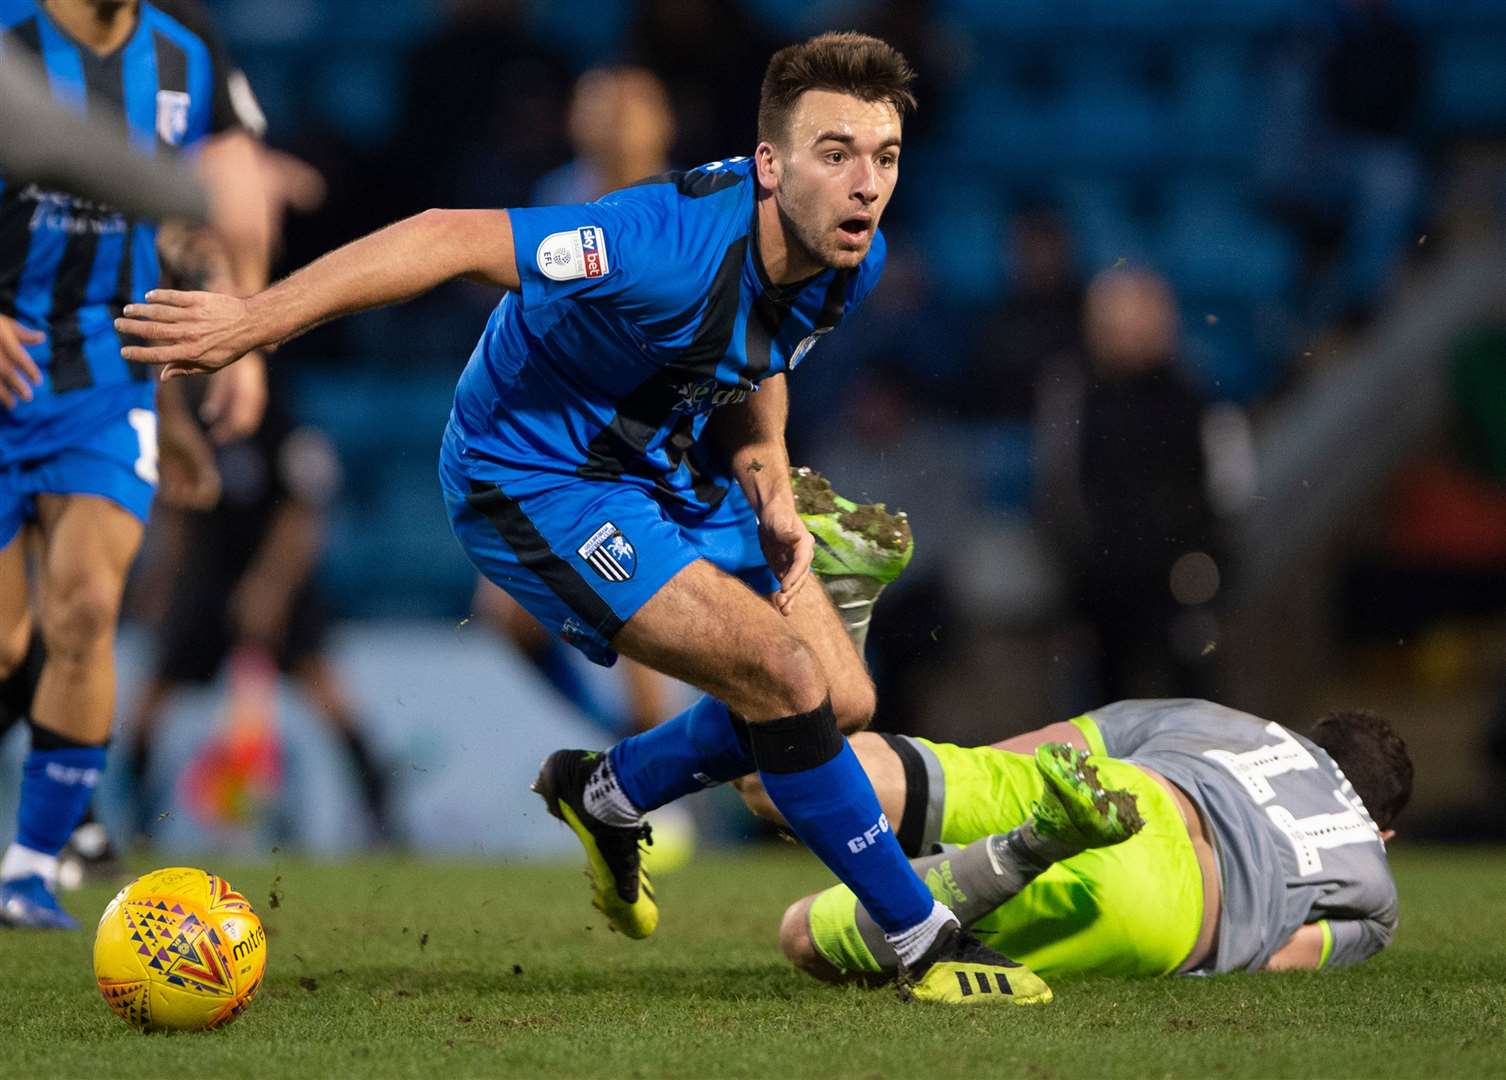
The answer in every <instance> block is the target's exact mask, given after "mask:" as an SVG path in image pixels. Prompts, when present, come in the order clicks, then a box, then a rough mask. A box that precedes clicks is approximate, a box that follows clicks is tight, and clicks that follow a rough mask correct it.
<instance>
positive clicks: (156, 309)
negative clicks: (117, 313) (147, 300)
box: [121, 304, 193, 322]
mask: <svg viewBox="0 0 1506 1080" xmlns="http://www.w3.org/2000/svg"><path fill="white" fill-rule="evenodd" d="M121 314H123V315H125V316H126V317H127V318H129V319H154V320H156V321H157V322H182V321H183V320H184V319H188V318H191V317H192V316H193V313H192V312H191V311H190V310H189V309H188V308H186V307H174V306H173V305H172V304H127V305H126V306H125V307H123V308H121Z"/></svg>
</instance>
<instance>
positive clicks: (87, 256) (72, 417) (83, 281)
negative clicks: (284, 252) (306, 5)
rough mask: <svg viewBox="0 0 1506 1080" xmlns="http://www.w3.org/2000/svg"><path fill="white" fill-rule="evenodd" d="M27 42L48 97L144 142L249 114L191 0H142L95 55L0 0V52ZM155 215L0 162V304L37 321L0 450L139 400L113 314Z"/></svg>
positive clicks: (20, 5) (62, 439) (8, 456)
mask: <svg viewBox="0 0 1506 1080" xmlns="http://www.w3.org/2000/svg"><path fill="white" fill-rule="evenodd" d="M17 50H19V51H23V52H25V53H28V54H31V55H32V56H34V57H35V58H36V59H37V60H38V61H39V62H40V64H41V66H42V67H43V68H44V69H45V72H46V76H47V82H48V85H49V86H50V88H51V90H52V94H53V97H54V98H55V99H56V100H57V101H58V102H59V103H61V104H63V105H65V106H67V107H70V108H74V109H76V110H78V111H79V112H80V113H83V114H85V115H91V114H94V115H99V116H101V117H115V118H116V119H115V120H114V121H113V122H115V123H121V124H124V125H125V126H126V128H127V130H128V133H129V137H130V139H131V141H132V143H133V144H134V145H135V146H136V147H137V148H138V149H139V150H141V151H142V152H143V153H147V154H172V153H178V152H181V151H182V150H184V149H187V148H190V147H192V146H193V145H194V144H195V143H197V142H199V141H200V140H201V139H203V138H204V137H205V136H207V135H209V134H211V133H215V132H220V131H224V130H227V129H230V128H233V127H237V126H247V124H248V120H249V118H248V113H254V110H255V106H254V102H253V101H251V100H250V98H249V89H248V88H247V87H246V86H245V83H244V77H243V76H240V75H239V74H238V73H236V72H235V71H234V70H233V69H232V68H231V66H230V65H229V63H228V62H227V60H226V57H225V52H224V50H223V48H222V47H221V45H220V44H219V42H218V40H217V39H216V38H215V36H214V35H213V33H212V31H211V30H210V29H209V28H208V24H207V20H205V19H204V18H203V15H202V13H201V12H200V11H198V10H197V8H196V7H194V6H191V5H187V4H183V3H181V2H169V0H150V2H149V0H143V3H142V4H141V5H140V11H139V14H138V17H137V24H136V27H135V29H134V31H133V32H132V34H131V36H130V37H129V38H128V39H127V40H126V41H125V43H124V44H123V45H122V46H120V47H119V48H118V49H116V50H115V51H114V52H111V53H109V54H107V55H103V56H101V55H99V54H97V53H95V52H93V51H92V50H91V49H89V48H87V47H85V46H84V45H82V44H80V43H79V42H77V41H75V40H74V39H73V38H71V37H70V36H69V35H68V33H67V32H66V31H65V30H64V29H63V28H62V27H61V26H59V24H58V23H57V22H55V21H54V20H53V19H52V18H51V17H50V16H49V15H48V14H47V12H46V10H45V9H44V8H43V6H42V5H41V4H40V3H37V2H35V0H0V62H3V58H4V56H5V55H7V54H9V53H12V52H13V51H17ZM156 236H157V228H156V223H155V222H151V221H143V220H138V219H136V218H133V217H131V216H129V215H126V214H123V213H121V212H120V211H118V210H116V209H115V208H114V207H111V206H106V205H104V204H101V203H98V202H94V201H92V200H88V199H82V198H78V197H76V196H73V195H71V194H69V193H67V192H64V191H56V190H51V189H48V188H45V187H43V186H41V185H39V184H37V183H35V182H31V181H28V180H26V179H24V178H20V177H10V176H6V175H4V174H3V173H0V314H4V315H8V316H10V317H11V318H13V319H16V320H17V321H19V322H20V323H21V324H23V325H24V326H27V327H29V328H31V329H34V330H41V331H42V332H44V333H45V334H46V335H47V340H46V341H45V342H44V343H43V344H41V345H37V346H34V347H32V348H31V349H30V352H31V355H32V358H33V359H34V360H36V362H37V365H38V367H40V368H41V370H42V373H43V381H42V384H41V386H39V387H37V388H36V395H35V398H34V400H32V401H30V402H22V403H20V404H18V405H17V406H16V408H15V409H13V410H10V411H8V412H7V411H5V410H0V464H3V463H6V462H13V461H19V460H28V459H34V458H39V457H46V456H48V455H49V454H51V453H53V452H55V451H56V450H58V449H60V448H63V447H65V446H67V445H69V444H70V442H72V441H73V440H74V439H75V438H77V436H78V435H79V434H80V433H84V432H88V431H90V430H92V429H93V428H95V427H96V426H97V425H98V424H100V423H102V422H104V421H105V420H107V419H109V418H112V417H115V416H119V415H123V414H124V413H125V412H126V411H127V410H129V409H132V408H151V407H152V403H153V384H152V381H151V380H150V379H149V378H148V377H147V372H146V370H145V369H144V368H142V367H139V366H137V365H128V364H127V363H126V362H125V361H124V360H122V359H121V357H120V338H119V336H118V335H117V334H116V332H115V329H114V326H113V325H112V324H113V320H114V318H115V317H116V316H117V315H119V314H120V309H121V307H122V306H124V305H125V304H127V303H129V302H131V301H133V300H139V299H140V298H141V297H142V296H143V295H144V294H145V293H146V291H147V290H148V289H150V288H153V287H154V286H155V285H156V284H157V279H158V273H159V267H158V263H157V247H156Z"/></svg>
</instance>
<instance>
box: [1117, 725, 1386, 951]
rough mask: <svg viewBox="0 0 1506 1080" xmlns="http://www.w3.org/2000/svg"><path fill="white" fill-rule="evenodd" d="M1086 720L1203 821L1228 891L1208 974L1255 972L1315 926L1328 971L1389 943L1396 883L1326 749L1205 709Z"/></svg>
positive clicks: (1377, 840) (1362, 809)
mask: <svg viewBox="0 0 1506 1080" xmlns="http://www.w3.org/2000/svg"><path fill="white" fill-rule="evenodd" d="M1089 715H1090V716H1091V717H1092V718H1093V720H1094V722H1095V723H1097V725H1098V728H1099V731H1100V732H1102V734H1103V740H1104V744H1105V747H1106V749H1107V750H1108V752H1109V754H1110V756H1112V757H1116V758H1125V759H1128V760H1129V761H1132V762H1134V763H1135V764H1137V765H1144V766H1146V767H1147V768H1150V769H1154V770H1155V771H1156V772H1158V773H1160V774H1161V775H1162V776H1164V777H1166V778H1167V779H1168V780H1170V781H1171V782H1172V783H1174V784H1176V785H1177V786H1178V787H1179V788H1181V789H1182V790H1183V791H1185V792H1186V793H1187V795H1188V797H1189V798H1190V799H1191V800H1192V801H1193V802H1194V803H1195V804H1196V805H1197V807H1198V808H1199V809H1200V810H1201V811H1202V813H1203V816H1204V818H1205V819H1206V821H1207V823H1208V826H1209V828H1210V830H1211V832H1212V839H1213V846H1214V850H1215V851H1216V852H1217V855H1218V872H1219V880H1220V882H1221V884H1222V888H1223V911H1222V913H1221V915H1220V916H1219V923H1218V945H1217V948H1216V950H1215V952H1214V956H1213V958H1212V961H1211V962H1210V967H1211V970H1213V971H1240V970H1247V971H1253V970H1257V969H1259V968H1261V967H1263V966H1264V965H1265V963H1266V961H1267V960H1269V959H1270V958H1271V955H1272V954H1273V953H1275V952H1276V950H1278V949H1280V948H1281V946H1282V945H1284V944H1286V942H1287V941H1288V940H1290V938H1291V936H1292V934H1294V933H1295V932H1296V931H1297V929H1298V928H1299V927H1301V926H1302V925H1303V924H1304V923H1313V922H1319V921H1320V920H1326V921H1327V923H1328V928H1329V931H1330V933H1331V935H1332V944H1331V947H1330V949H1329V954H1328V960H1327V964H1326V966H1328V967H1334V966H1338V965H1342V964H1354V963H1358V962H1359V961H1361V960H1364V959H1366V958H1367V957H1369V956H1372V955H1374V954H1375V953H1377V952H1379V951H1380V950H1381V949H1383V948H1385V947H1386V945H1387V944H1388V943H1389V942H1390V940H1391V935H1392V933H1393V932H1394V931H1395V929H1396V883H1395V881H1394V880H1393V879H1392V877H1391V868H1390V866H1389V864H1388V863H1387V862H1386V850H1385V847H1384V846H1383V845H1382V844H1381V839H1380V831H1379V830H1378V829H1377V828H1376V825H1375V822H1374V821H1372V820H1371V818H1370V814H1369V812H1368V811H1366V809H1365V806H1364V804H1363V803H1362V802H1360V798H1359V796H1358V795H1356V794H1355V791H1354V788H1353V787H1352V786H1351V785H1350V783H1349V780H1348V779H1347V778H1346V777H1345V776H1344V774H1343V772H1341V771H1340V769H1339V767H1338V766H1337V765H1335V764H1334V763H1333V760H1332V759H1331V758H1329V756H1328V755H1327V754H1325V753H1324V752H1323V751H1322V750H1321V749H1319V748H1318V747H1317V746H1315V745H1314V744H1313V743H1311V742H1309V741H1308V740H1307V739H1305V738H1303V737H1302V736H1300V735H1297V734H1294V733H1293V732H1290V731H1288V730H1287V729H1286V728H1284V727H1282V726H1281V725H1280V724H1275V723H1271V722H1269V721H1266V720H1262V719H1260V718H1259V717H1257V716H1251V715H1250V714H1248V713H1242V712H1239V711H1237V710H1235V709H1229V708H1225V707H1224V706H1222V705H1215V704H1214V703H1213V702H1210V701H1197V700H1192V699H1175V700H1148V701H1120V702H1116V703H1114V704H1112V705H1106V706H1104V707H1103V708H1101V709H1094V710H1093V711H1092V712H1091V713H1090V714H1089Z"/></svg>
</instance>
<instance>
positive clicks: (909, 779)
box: [878, 731, 931, 859]
mask: <svg viewBox="0 0 1506 1080" xmlns="http://www.w3.org/2000/svg"><path fill="white" fill-rule="evenodd" d="M878 734H879V738H881V739H883V740H884V741H885V742H886V743H888V744H889V749H891V750H893V751H894V753H895V754H896V755H898V757H899V763H900V765H901V767H903V768H904V770H905V809H904V813H903V814H902V815H901V817H900V819H899V831H898V832H896V833H895V834H894V838H895V839H896V840H898V841H899V846H900V848H901V849H902V850H903V851H904V853H905V854H906V855H908V856H910V858H912V859H913V858H915V857H917V856H919V855H927V854H929V852H925V851H921V850H920V847H921V845H922V844H924V843H925V842H926V811H927V809H928V808H929V806H930V802H931V780H930V777H929V776H927V775H926V762H925V759H924V758H922V757H921V756H920V751H919V750H917V749H915V744H914V743H912V742H911V741H910V740H909V739H906V738H904V737H903V736H900V735H890V734H889V733H888V732H886V731H881V732H879V733H878Z"/></svg>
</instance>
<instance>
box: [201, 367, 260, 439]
mask: <svg viewBox="0 0 1506 1080" xmlns="http://www.w3.org/2000/svg"><path fill="white" fill-rule="evenodd" d="M266 408H267V362H266V360H265V359H264V358H263V357H262V355H261V353H254V352H253V353H247V354H246V356H245V357H244V358H243V359H242V360H241V362H240V363H238V364H235V365H233V366H231V367H228V368H226V369H225V370H223V371H219V372H216V373H215V374H213V375H211V376H210V377H209V392H208V393H207V394H205V395H204V404H202V405H200V406H199V419H200V420H202V421H204V423H205V424H206V425H207V426H208V427H209V437H210V438H211V439H213V440H214V441H215V442H216V443H218V444H219V445H221V446H224V445H225V444H226V443H227V442H233V441H234V440H236V439H244V438H245V437H246V436H247V435H251V434H253V433H254V432H255V431H256V429H257V428H259V427H261V418H262V413H264V412H265V411H266Z"/></svg>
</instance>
